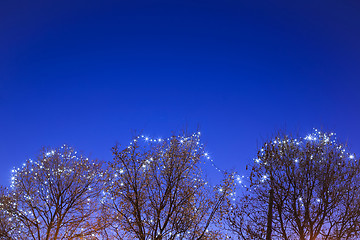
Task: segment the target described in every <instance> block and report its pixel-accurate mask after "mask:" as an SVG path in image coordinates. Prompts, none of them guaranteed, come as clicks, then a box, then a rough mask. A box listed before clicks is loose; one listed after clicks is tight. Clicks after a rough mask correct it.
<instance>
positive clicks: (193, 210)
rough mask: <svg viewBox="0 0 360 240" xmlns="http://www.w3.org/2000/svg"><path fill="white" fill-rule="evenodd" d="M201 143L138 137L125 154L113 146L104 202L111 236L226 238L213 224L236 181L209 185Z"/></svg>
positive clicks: (145, 239) (153, 239) (192, 139)
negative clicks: (213, 185)
mask: <svg viewBox="0 0 360 240" xmlns="http://www.w3.org/2000/svg"><path fill="white" fill-rule="evenodd" d="M145 140H147V139H145ZM199 141H200V140H199V135H198V134H194V135H191V136H187V137H176V136H173V137H171V138H169V139H168V140H162V139H156V140H150V139H149V140H148V144H147V143H146V144H143V143H140V138H139V137H136V138H134V139H133V141H132V144H131V145H130V146H129V147H128V148H125V149H124V150H120V149H119V148H118V147H117V146H116V147H114V148H113V155H114V161H113V162H111V163H110V170H109V172H108V184H107V190H106V192H105V193H104V198H103V203H104V204H105V206H106V208H107V209H108V210H109V211H108V212H107V215H106V218H105V219H108V220H109V221H110V222H111V226H112V228H111V230H112V233H111V234H112V235H111V236H112V238H116V239H140V240H150V239H151V240H161V239H169V240H172V239H189V240H196V239H223V237H224V236H222V235H221V234H220V231H219V229H218V228H216V227H215V225H214V224H215V220H216V219H215V218H217V216H218V215H217V214H218V213H221V212H222V211H223V210H224V209H223V208H222V207H223V206H224V205H225V203H226V202H227V196H228V195H229V194H230V193H231V187H232V181H233V179H232V178H231V177H229V178H226V180H225V181H224V182H223V184H222V185H221V186H220V185H219V186H217V187H216V188H212V187H211V186H209V184H208V183H207V182H206V180H205V179H204V174H203V172H202V166H203V165H202V161H203V160H202V159H203V158H202V157H203V156H204V151H203V149H202V147H201V144H200V142H199ZM215 216H216V217H215ZM108 230H110V228H109V229H108Z"/></svg>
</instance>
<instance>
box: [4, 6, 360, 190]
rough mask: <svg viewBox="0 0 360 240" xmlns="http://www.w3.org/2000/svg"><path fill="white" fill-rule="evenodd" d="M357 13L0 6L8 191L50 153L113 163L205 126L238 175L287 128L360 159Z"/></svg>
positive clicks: (219, 159) (350, 9)
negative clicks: (120, 150) (141, 144)
mask: <svg viewBox="0 0 360 240" xmlns="http://www.w3.org/2000/svg"><path fill="white" fill-rule="evenodd" d="M359 66H360V2H359V1H357V0H337V1H335V0H321V1H320V0H318V1H316V0H303V1H289V0H281V1H270V0H269V1H265V0H258V1H249V0H248V1H242V0H236V1H226V0H224V1H209V0H207V1H205V0H203V1H196V0H193V1H185V0H181V1H180V0H179V1H174V0H167V1H136V0H131V1H125V0H119V1H90V0H87V1H76V0H72V1H67V0H63V1H49V0H44V1H39V0H33V1H27V0H26V1H25V0H24V1H19V0H1V1H0V183H1V184H7V183H8V181H9V176H10V170H11V168H12V167H13V166H19V165H20V164H22V163H23V162H24V160H25V159H27V158H29V157H32V158H33V157H35V156H36V154H37V153H38V152H39V150H40V149H41V147H42V146H54V147H56V146H59V145H61V144H63V143H68V144H70V145H73V146H75V147H77V148H78V149H80V150H82V151H84V152H85V153H87V154H91V156H92V157H96V158H100V159H105V160H109V159H110V158H111V152H110V148H111V147H112V146H113V145H114V144H115V143H116V142H119V143H121V144H124V145H126V144H127V143H128V142H129V140H130V137H131V135H132V131H133V130H140V131H143V133H145V134H148V135H149V136H154V137H164V136H168V135H169V134H170V133H171V131H173V130H175V131H177V130H181V129H184V128H186V129H188V130H194V129H196V128H197V127H199V128H200V130H201V131H202V133H203V141H204V142H205V143H206V144H207V148H208V150H209V152H210V153H211V155H212V156H213V158H214V160H215V161H216V163H217V165H218V166H220V167H221V168H223V169H226V168H236V169H237V170H238V171H240V172H243V171H244V167H245V165H246V164H247V163H249V162H250V160H251V159H252V158H253V157H255V154H256V149H257V147H258V146H259V144H260V143H261V142H262V141H263V140H265V139H267V138H268V137H270V136H272V134H273V133H274V132H275V131H276V130H279V129H283V128H286V129H287V130H289V131H292V132H295V133H296V132H298V133H300V134H302V135H304V134H306V133H307V132H309V131H311V130H312V128H314V127H315V128H320V129H325V130H331V131H335V132H337V134H338V137H339V138H340V139H342V140H344V141H348V142H349V145H350V147H351V149H352V150H353V151H354V152H355V153H360V145H359V144H360V125H359V122H360V119H359V118H360V112H359V103H360V100H359V99H360V98H359V90H360V82H359V77H360V67H359Z"/></svg>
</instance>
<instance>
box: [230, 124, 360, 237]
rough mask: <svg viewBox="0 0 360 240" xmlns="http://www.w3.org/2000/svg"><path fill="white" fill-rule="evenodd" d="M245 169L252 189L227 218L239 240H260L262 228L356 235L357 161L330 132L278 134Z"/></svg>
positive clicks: (359, 216) (359, 205)
mask: <svg viewBox="0 0 360 240" xmlns="http://www.w3.org/2000/svg"><path fill="white" fill-rule="evenodd" d="M251 167H252V171H251V176H250V180H251V184H252V188H251V189H248V191H247V193H246V194H245V196H244V197H243V198H242V199H240V201H239V202H238V205H237V206H236V207H234V209H233V211H232V214H230V215H229V218H228V220H229V227H230V229H231V230H232V231H233V232H235V233H236V234H237V236H238V237H239V239H265V236H266V231H267V230H269V229H268V226H270V227H271V230H272V235H271V236H272V237H273V238H274V239H285V240H293V239H294V240H295V239H300V240H315V239H323V240H335V239H337V240H340V239H359V237H360V236H359V233H360V162H359V160H358V159H356V158H355V156H354V155H352V154H349V153H348V152H347V149H346V146H345V145H344V144H341V143H338V142H337V140H336V139H335V137H334V135H333V134H332V133H322V132H320V131H317V130H315V132H314V133H313V134H311V135H308V136H307V137H305V138H300V139H295V138H291V137H288V136H286V135H279V136H278V137H276V138H275V139H274V140H272V141H268V142H266V143H265V144H264V145H263V147H262V148H261V149H260V150H259V152H258V156H257V159H255V162H254V164H252V166H251ZM271 191H273V199H272V201H273V202H272V205H273V206H272V207H273V212H272V213H271V216H269V214H268V212H269V211H268V210H269V203H270V202H271V201H269V198H270V195H271V194H270V193H271ZM269 219H271V224H270V225H269V221H268V220H269Z"/></svg>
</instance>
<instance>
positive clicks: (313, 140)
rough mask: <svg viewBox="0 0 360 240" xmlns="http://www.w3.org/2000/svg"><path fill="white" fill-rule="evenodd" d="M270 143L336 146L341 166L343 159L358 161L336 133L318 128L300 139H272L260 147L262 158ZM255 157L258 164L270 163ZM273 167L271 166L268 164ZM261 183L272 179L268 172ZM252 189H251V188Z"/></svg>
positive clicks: (311, 157) (318, 199) (316, 200)
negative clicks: (347, 150)
mask: <svg viewBox="0 0 360 240" xmlns="http://www.w3.org/2000/svg"><path fill="white" fill-rule="evenodd" d="M268 144H269V145H270V146H271V147H273V148H279V147H282V146H286V145H296V146H298V147H299V148H302V147H305V146H306V145H307V144H310V145H313V146H321V145H323V146H335V148H336V149H337V150H338V151H339V153H340V155H339V162H338V163H337V164H338V165H339V166H340V165H342V164H343V161H344V160H345V159H346V158H348V159H349V160H354V161H355V162H356V161H357V160H356V158H355V155H354V154H351V153H347V152H346V147H345V146H344V145H342V144H338V143H337V142H336V134H335V133H324V132H321V131H319V130H317V129H314V132H313V133H311V134H308V135H306V136H305V137H304V138H300V139H291V138H285V139H280V138H275V139H274V140H273V141H271V142H270V143H266V144H265V146H264V147H263V148H261V149H260V152H259V153H260V158H261V157H263V156H265V154H266V153H265V151H266V150H265V149H264V148H266V147H268ZM279 152H280V155H281V154H284V153H283V152H282V151H281V150H280V151H279ZM309 157H310V159H314V155H310V156H309ZM260 158H259V157H258V158H255V159H254V162H255V163H256V164H260V165H265V166H266V165H268V162H266V161H263V160H262V159H260ZM293 161H294V163H295V164H299V163H300V162H301V159H299V157H294V158H293ZM317 161H318V162H319V163H322V162H325V161H326V159H323V158H320V159H318V160H317ZM268 167H270V168H271V166H268ZM259 180H260V183H264V182H266V181H270V177H269V175H268V174H264V175H262V176H261V177H260V179H259ZM258 187H259V185H254V189H256V188H258ZM250 191H251V189H250ZM298 201H299V202H300V206H302V207H303V206H304V204H303V203H302V201H303V199H302V197H299V198H298ZM320 202H321V199H320V198H315V199H314V202H313V203H314V204H316V203H320Z"/></svg>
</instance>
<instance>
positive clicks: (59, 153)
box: [0, 131, 360, 240]
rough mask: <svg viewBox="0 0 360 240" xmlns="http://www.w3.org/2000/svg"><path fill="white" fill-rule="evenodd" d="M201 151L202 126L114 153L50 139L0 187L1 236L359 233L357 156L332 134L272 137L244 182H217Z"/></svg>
mask: <svg viewBox="0 0 360 240" xmlns="http://www.w3.org/2000/svg"><path fill="white" fill-rule="evenodd" d="M143 140H145V141H143ZM204 156H206V153H205V152H204V148H203V145H202V144H201V143H200V134H193V135H189V136H172V137H170V138H168V139H147V138H144V139H142V138H141V137H140V136H138V137H135V138H133V140H132V142H131V144H130V145H129V146H128V147H126V148H124V149H122V148H120V147H119V146H115V147H114V148H113V160H112V161H109V162H101V161H97V160H92V159H88V158H87V157H85V156H84V155H81V154H79V153H77V152H76V151H75V150H74V149H73V148H71V147H68V146H66V145H64V146H62V147H60V148H56V149H43V150H42V151H41V154H40V155H39V156H38V158H37V159H36V160H34V161H32V160H28V161H27V162H26V163H25V164H24V165H23V166H22V167H20V168H17V169H14V170H13V173H12V182H11V186H10V187H9V188H1V189H0V239H20V240H22V239H37V240H43V239H46V240H50V239H104V240H106V239H118V240H122V239H139V240H163V239H174V240H177V239H189V240H197V239H199V240H200V239H204V240H206V239H226V238H232V239H244V240H245V239H258V240H260V239H284V240H293V239H294V240H295V239H301V240H315V239H324V240H333V239H358V238H359V233H360V163H359V160H358V159H357V158H356V157H355V156H354V155H351V154H349V153H348V152H347V149H346V146H345V145H344V144H341V143H339V142H338V141H337V140H336V139H335V137H334V135H333V134H331V133H322V132H319V131H315V132H314V133H313V134H311V135H308V136H307V137H305V138H294V137H290V136H288V135H286V134H279V135H278V136H277V137H275V138H274V139H271V140H269V141H267V142H265V143H264V144H263V146H262V147H261V148H260V149H259V152H258V154H257V158H256V159H255V160H254V162H253V163H252V164H250V165H249V170H250V172H249V178H248V181H249V183H248V184H247V187H243V188H241V189H239V188H237V186H236V184H235V183H236V181H237V175H236V174H235V173H228V174H224V177H223V180H222V182H221V183H219V185H217V186H210V184H209V183H208V181H207V179H206V178H205V174H204V172H203V171H204V161H206V159H207V158H205V157H204ZM236 193H237V194H236ZM235 196H237V197H235Z"/></svg>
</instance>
